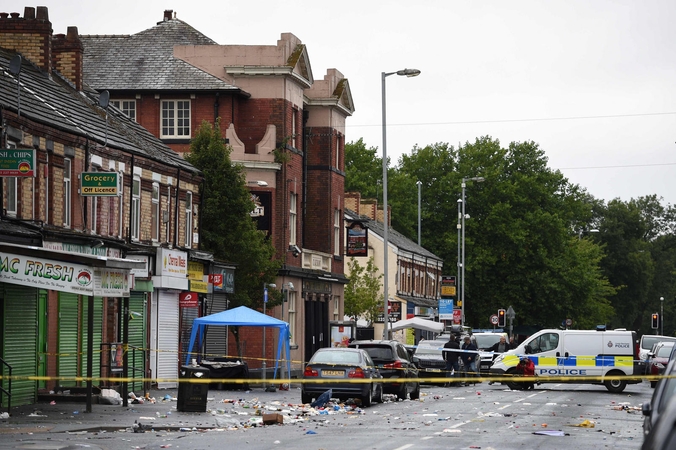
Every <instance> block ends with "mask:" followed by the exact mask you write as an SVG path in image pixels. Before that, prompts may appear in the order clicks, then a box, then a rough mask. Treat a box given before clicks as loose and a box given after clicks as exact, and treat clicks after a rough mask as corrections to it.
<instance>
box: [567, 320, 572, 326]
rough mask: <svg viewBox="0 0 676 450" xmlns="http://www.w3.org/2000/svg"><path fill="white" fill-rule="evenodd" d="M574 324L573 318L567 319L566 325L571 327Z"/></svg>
mask: <svg viewBox="0 0 676 450" xmlns="http://www.w3.org/2000/svg"><path fill="white" fill-rule="evenodd" d="M572 324H573V319H566V326H567V327H569V326H571V325H572Z"/></svg>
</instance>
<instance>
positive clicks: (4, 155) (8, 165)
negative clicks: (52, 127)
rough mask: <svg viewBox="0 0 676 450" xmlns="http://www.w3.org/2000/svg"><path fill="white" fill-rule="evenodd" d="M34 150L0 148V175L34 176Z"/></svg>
mask: <svg viewBox="0 0 676 450" xmlns="http://www.w3.org/2000/svg"><path fill="white" fill-rule="evenodd" d="M34 176H35V150H34V149H31V148H25V149H14V148H12V149H10V148H3V149H0V177H34Z"/></svg>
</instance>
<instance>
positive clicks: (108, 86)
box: [81, 11, 354, 368]
mask: <svg viewBox="0 0 676 450" xmlns="http://www.w3.org/2000/svg"><path fill="white" fill-rule="evenodd" d="M81 39H82V41H83V44H84V71H85V72H84V77H85V80H86V81H87V83H88V84H89V85H91V86H92V87H93V88H94V89H96V90H99V91H101V90H108V91H110V93H111V99H112V101H113V102H114V104H116V105H118V106H119V107H120V108H121V109H122V110H123V111H125V112H126V113H127V114H129V115H130V117H133V118H134V120H136V121H138V123H140V124H141V125H143V126H144V127H145V128H147V129H148V130H149V131H150V132H152V133H153V134H155V135H156V136H157V137H159V138H160V139H161V140H162V141H163V142H164V143H166V144H167V145H168V146H170V147H171V148H173V149H174V150H175V151H176V152H178V153H182V152H185V151H186V150H187V149H188V148H189V145H190V137H191V136H192V133H194V130H195V129H196V128H197V127H198V126H199V124H200V123H201V122H202V121H204V120H206V121H209V122H215V121H216V119H217V118H220V124H221V127H222V132H223V135H224V136H225V137H226V138H227V142H228V144H229V145H230V146H231V147H232V149H233V152H232V154H231V158H232V160H233V162H237V163H240V164H242V165H243V166H244V167H245V168H246V172H247V183H248V186H249V187H250V190H251V193H252V198H253V199H254V201H255V203H256V205H257V208H256V210H255V211H254V212H253V213H252V216H255V220H257V222H258V225H259V229H261V230H264V231H265V232H267V233H268V235H269V236H270V239H272V242H273V243H274V246H275V248H276V251H277V256H276V257H278V258H281V259H282V260H283V267H282V269H281V270H280V272H279V274H278V278H277V281H276V286H277V289H283V290H284V291H285V293H287V295H288V302H287V303H286V304H285V305H284V306H283V307H281V308H280V307H278V308H276V309H275V310H273V311H271V314H272V315H274V316H275V317H277V318H282V319H283V320H285V321H288V322H289V323H290V328H291V344H292V359H293V361H294V364H293V365H294V367H296V368H298V367H300V366H301V365H302V361H306V360H307V359H309V357H310V356H311V355H312V354H313V353H314V351H315V350H316V349H317V348H319V347H324V346H327V345H329V342H328V339H327V336H328V326H329V321H331V320H340V319H341V318H342V313H343V306H342V298H343V286H344V284H345V283H346V281H347V280H346V278H345V276H344V266H343V246H344V243H343V232H342V226H343V220H342V214H343V201H344V197H343V194H344V176H345V174H344V156H343V152H344V145H345V135H344V126H345V120H346V118H347V117H349V116H350V115H351V114H352V112H353V111H354V106H353V102H352V97H351V93H350V87H349V83H348V81H347V79H346V78H345V77H344V76H343V75H342V74H341V73H340V72H339V71H337V70H335V69H330V70H328V71H327V72H326V74H325V76H324V77H323V79H321V80H315V78H314V74H313V72H312V68H311V65H310V59H309V54H308V49H307V48H306V46H305V44H303V43H302V42H301V41H300V39H298V38H297V37H296V36H294V35H293V34H290V33H283V34H282V35H281V37H280V39H279V40H278V41H277V43H276V45H219V44H217V43H216V42H214V41H213V40H212V39H210V38H208V37H207V36H204V35H203V34H201V33H199V32H198V31H197V30H195V29H194V28H193V27H191V26H190V25H189V24H187V23H185V22H183V21H181V20H179V19H178V18H177V17H176V15H175V14H173V12H172V11H165V12H164V15H163V20H162V21H161V22H158V23H157V24H156V25H155V26H153V27H151V28H149V29H147V30H144V31H141V32H139V33H136V34H133V35H130V36H81ZM235 263H236V261H235ZM291 286H293V288H291ZM262 295H263V292H262V289H261V297H262ZM226 300H227V299H224V300H222V302H221V303H218V299H215V300H214V301H212V302H211V303H210V304H209V311H210V312H218V311H220V310H222V309H224V308H225V307H226ZM257 339H258V340H259V339H260V336H259V332H258V331H256V334H255V335H248V336H244V341H245V351H246V353H247V354H249V356H253V355H260V351H259V347H260V341H257ZM222 341H223V339H222V336H221V335H220V333H219V336H217V337H214V336H213V335H212V336H211V337H210V336H209V333H208V334H207V343H206V350H207V352H208V353H223V352H225V353H227V354H229V355H233V354H234V353H235V352H234V349H233V348H232V346H230V347H229V348H226V345H227V343H224V342H222ZM267 345H268V347H267V349H268V350H269V351H268V353H267V354H272V349H273V345H274V343H273V342H269V343H267ZM249 363H250V366H252V367H258V366H260V361H256V360H254V359H251V360H250V361H249Z"/></svg>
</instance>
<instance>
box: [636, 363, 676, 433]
mask: <svg viewBox="0 0 676 450" xmlns="http://www.w3.org/2000/svg"><path fill="white" fill-rule="evenodd" d="M664 375H668V377H665V378H662V379H661V380H660V381H658V382H657V385H656V386H655V391H654V392H653V396H652V398H651V399H650V401H648V402H645V403H643V405H642V407H641V409H642V410H643V415H644V416H645V418H644V419H643V432H644V433H645V434H648V433H650V431H651V430H652V428H653V427H654V426H655V423H656V422H657V421H658V420H659V418H660V415H661V414H662V413H663V412H664V411H665V409H666V406H667V404H668V403H669V399H671V398H672V397H673V396H674V394H675V393H676V378H670V377H671V376H675V375H676V364H675V361H674V360H672V361H670V362H669V364H667V367H666V369H665V371H664Z"/></svg>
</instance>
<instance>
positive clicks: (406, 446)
mask: <svg viewBox="0 0 676 450" xmlns="http://www.w3.org/2000/svg"><path fill="white" fill-rule="evenodd" d="M411 447H413V444H406V445H402V446H401V447H397V448H395V449H394V450H406V449H407V448H411Z"/></svg>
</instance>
